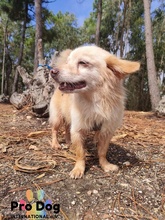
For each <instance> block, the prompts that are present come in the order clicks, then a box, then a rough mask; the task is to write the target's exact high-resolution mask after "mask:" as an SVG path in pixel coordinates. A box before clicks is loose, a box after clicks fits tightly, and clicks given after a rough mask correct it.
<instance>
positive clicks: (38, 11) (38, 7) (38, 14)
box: [33, 0, 43, 74]
mask: <svg viewBox="0 0 165 220" xmlns="http://www.w3.org/2000/svg"><path fill="white" fill-rule="evenodd" d="M35 19H36V32H35V53H34V71H33V72H34V74H35V73H36V70H37V67H38V50H37V43H38V40H39V39H42V28H43V25H42V0H35Z"/></svg>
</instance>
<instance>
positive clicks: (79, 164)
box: [70, 132, 85, 179]
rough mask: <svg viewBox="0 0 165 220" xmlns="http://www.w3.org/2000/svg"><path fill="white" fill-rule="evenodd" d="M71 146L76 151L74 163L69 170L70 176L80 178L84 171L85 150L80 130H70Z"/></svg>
mask: <svg viewBox="0 0 165 220" xmlns="http://www.w3.org/2000/svg"><path fill="white" fill-rule="evenodd" d="M71 141H72V146H73V148H74V149H75V153H76V163H75V166H74V168H73V170H72V171H71V172H70V177H71V178H73V179H77V178H81V177H82V176H83V175H84V171H85V151H84V146H83V135H82V133H81V132H74V133H72V132H71Z"/></svg>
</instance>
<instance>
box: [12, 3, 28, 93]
mask: <svg viewBox="0 0 165 220" xmlns="http://www.w3.org/2000/svg"><path fill="white" fill-rule="evenodd" d="M27 14H28V3H27V2H25V18H24V21H23V24H22V34H21V42H20V50H19V57H18V62H17V66H19V65H21V63H22V58H23V51H24V42H25V33H26V24H27ZM18 80H19V74H18V71H15V75H14V82H13V87H12V93H14V92H15V91H17V87H18Z"/></svg>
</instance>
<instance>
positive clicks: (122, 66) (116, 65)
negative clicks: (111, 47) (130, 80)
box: [105, 55, 140, 79]
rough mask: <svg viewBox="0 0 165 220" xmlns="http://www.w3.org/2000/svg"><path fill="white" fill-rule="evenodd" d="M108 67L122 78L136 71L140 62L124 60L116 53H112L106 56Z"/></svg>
mask: <svg viewBox="0 0 165 220" xmlns="http://www.w3.org/2000/svg"><path fill="white" fill-rule="evenodd" d="M105 61H106V63H107V68H109V69H110V70H112V72H113V73H114V74H115V75H116V76H117V77H118V78H120V79H122V78H124V77H126V76H127V75H128V74H131V73H134V72H136V71H138V70H139V68H140V63H139V62H133V61H128V60H122V59H119V58H117V57H116V56H114V55H110V56H109V57H108V58H106V60H105Z"/></svg>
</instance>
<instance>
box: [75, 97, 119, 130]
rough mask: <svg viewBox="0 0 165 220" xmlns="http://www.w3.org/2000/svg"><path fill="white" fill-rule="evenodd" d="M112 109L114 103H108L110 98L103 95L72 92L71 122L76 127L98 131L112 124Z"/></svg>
mask: <svg viewBox="0 0 165 220" xmlns="http://www.w3.org/2000/svg"><path fill="white" fill-rule="evenodd" d="M119 102H120V101H119ZM119 102H118V103H119ZM114 110H115V105H114V103H110V100H108V99H106V98H105V97H101V98H100V97H96V96H93V97H92V96H90V97H86V96H82V95H79V94H74V95H73V96H72V105H71V124H72V125H73V126H74V127H75V128H76V129H84V130H94V131H98V130H101V129H102V128H104V127H105V126H106V127H107V125H109V124H111V125H110V126H113V124H114V123H113V117H114ZM116 114H117V113H116ZM119 117H120V116H119Z"/></svg>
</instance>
